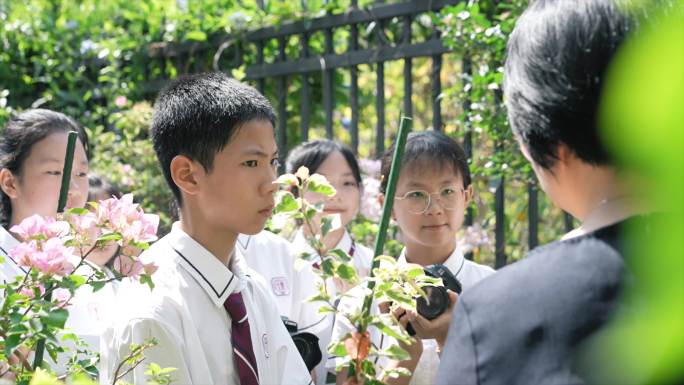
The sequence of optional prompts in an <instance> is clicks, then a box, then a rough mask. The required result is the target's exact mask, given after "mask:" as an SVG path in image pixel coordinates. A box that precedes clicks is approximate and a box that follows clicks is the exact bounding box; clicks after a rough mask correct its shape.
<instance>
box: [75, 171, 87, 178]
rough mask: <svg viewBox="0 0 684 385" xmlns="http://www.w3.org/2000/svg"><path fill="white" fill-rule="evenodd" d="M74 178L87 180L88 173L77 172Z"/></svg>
mask: <svg viewBox="0 0 684 385" xmlns="http://www.w3.org/2000/svg"><path fill="white" fill-rule="evenodd" d="M76 176H77V177H79V178H87V177H88V173H87V172H79V173H78V174H76Z"/></svg>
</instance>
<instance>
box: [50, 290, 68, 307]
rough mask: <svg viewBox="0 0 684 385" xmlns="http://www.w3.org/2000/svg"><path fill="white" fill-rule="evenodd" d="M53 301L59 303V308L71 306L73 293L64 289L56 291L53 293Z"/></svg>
mask: <svg viewBox="0 0 684 385" xmlns="http://www.w3.org/2000/svg"><path fill="white" fill-rule="evenodd" d="M52 300H53V301H55V302H57V307H61V308H63V307H66V306H69V305H71V303H69V301H70V300H71V293H70V292H69V290H67V289H64V288H59V289H55V290H54V291H53V292H52Z"/></svg>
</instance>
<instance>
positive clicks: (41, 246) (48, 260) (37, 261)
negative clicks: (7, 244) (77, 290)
mask: <svg viewBox="0 0 684 385" xmlns="http://www.w3.org/2000/svg"><path fill="white" fill-rule="evenodd" d="M10 256H11V257H12V258H13V259H14V260H16V261H17V263H18V264H19V265H21V266H25V267H28V268H35V269H36V270H38V271H40V272H41V273H43V274H45V275H60V276H65V275H68V274H71V272H72V271H73V270H74V266H73V265H72V264H71V263H70V262H69V260H73V259H74V258H76V256H75V255H74V248H73V247H68V246H64V244H63V243H62V240H61V239H59V238H50V239H48V240H47V241H45V242H37V241H30V242H27V243H20V244H19V245H17V246H16V247H14V248H13V249H12V250H10Z"/></svg>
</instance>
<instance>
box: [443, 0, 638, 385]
mask: <svg viewBox="0 0 684 385" xmlns="http://www.w3.org/2000/svg"><path fill="white" fill-rule="evenodd" d="M621 5H622V4H621V2H620V1H618V0H583V1H564V0H538V1H535V2H532V3H531V4H530V6H529V7H528V9H527V10H526V11H525V12H524V13H523V15H522V16H521V17H520V18H519V19H518V22H517V25H516V27H515V29H514V31H513V33H512V34H511V37H510V39H509V42H508V54H507V59H506V65H505V69H504V94H505V96H506V104H507V107H508V118H509V121H510V124H511V128H512V130H513V133H514V135H515V137H516V139H517V140H518V143H519V145H520V149H521V151H522V152H523V154H524V155H525V157H526V158H527V159H528V161H529V162H530V163H531V165H532V168H533V169H534V171H535V173H536V175H537V178H538V179H539V182H540V185H541V187H542V189H543V190H544V191H545V192H546V193H547V194H548V195H549V197H550V198H551V200H552V201H553V202H554V203H555V204H556V205H557V206H558V207H560V208H562V209H563V210H565V211H567V212H569V213H570V214H572V215H573V216H574V217H576V218H577V219H579V220H580V222H581V226H580V227H579V228H578V229H576V230H574V231H572V232H571V233H569V234H566V236H565V237H563V240H561V241H557V242H553V243H550V244H548V245H545V246H542V247H538V248H536V249H535V250H533V251H531V252H530V253H529V255H528V256H527V257H526V258H525V259H523V260H521V261H519V262H516V263H514V264H512V265H510V266H507V267H505V268H503V269H501V270H499V272H498V273H497V274H496V276H495V277H492V278H490V279H486V280H484V281H483V282H482V283H481V284H480V285H478V286H477V287H476V288H474V289H473V290H470V291H468V292H465V293H464V294H463V295H462V296H461V297H460V298H459V300H458V304H457V305H456V309H455V311H454V315H453V318H452V322H451V326H450V328H449V333H448V340H447V343H446V347H445V350H444V352H443V354H442V362H441V366H440V369H439V373H438V376H437V380H436V383H440V384H583V383H585V381H586V378H585V376H584V375H585V374H586V372H583V371H580V370H578V367H577V366H576V365H575V364H576V362H575V361H574V360H575V358H578V357H579V355H578V353H579V352H580V351H579V350H578V349H579V348H580V347H581V346H582V345H583V344H584V343H586V342H587V341H589V340H590V339H591V338H592V337H593V336H595V335H596V334H597V333H599V332H600V331H601V330H602V328H603V327H604V326H605V325H606V322H607V321H608V320H609V319H610V318H611V316H612V314H613V311H614V310H615V308H616V306H617V305H618V299H619V297H620V293H621V288H622V287H623V283H624V277H625V266H624V261H623V258H622V256H621V255H623V253H624V251H625V249H626V247H627V246H628V245H629V242H627V241H629V240H625V239H623V238H622V237H621V234H620V233H621V229H623V228H624V227H625V226H626V225H628V224H629V223H636V224H640V223H639V222H635V221H637V220H639V217H641V216H642V215H643V214H645V213H648V212H649V210H648V208H646V207H644V206H643V202H640V195H641V194H640V193H639V191H637V189H635V186H634V185H630V184H628V183H625V181H624V180H622V179H621V178H620V175H619V172H618V169H617V167H616V165H615V164H614V162H613V161H612V159H611V158H610V156H609V154H608V151H607V149H606V146H605V144H604V143H603V142H602V141H601V138H600V127H599V120H598V112H599V107H600V100H601V93H602V89H603V84H604V81H605V74H606V71H607V70H608V68H609V66H610V64H611V62H612V60H613V58H614V57H615V55H616V53H617V52H618V50H619V48H620V47H621V45H622V44H623V42H624V41H625V40H626V38H627V37H628V35H629V34H630V32H631V31H632V29H633V28H634V25H635V23H634V18H633V15H630V14H629V13H628V11H627V10H626V9H625V8H623V7H622V6H621ZM646 233H647V231H646V230H644V234H646Z"/></svg>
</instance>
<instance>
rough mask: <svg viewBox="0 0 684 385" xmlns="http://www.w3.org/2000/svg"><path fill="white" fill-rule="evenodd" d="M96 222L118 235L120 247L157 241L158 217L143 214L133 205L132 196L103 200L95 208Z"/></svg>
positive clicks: (138, 206) (136, 205) (137, 206)
mask: <svg viewBox="0 0 684 385" xmlns="http://www.w3.org/2000/svg"><path fill="white" fill-rule="evenodd" d="M96 220H97V222H98V223H104V224H105V228H106V229H107V230H108V231H109V232H116V233H120V234H121V236H122V237H123V239H122V240H121V241H120V242H119V244H120V245H125V244H128V243H138V242H152V241H155V240H157V227H158V226H159V216H157V215H154V214H145V213H144V212H143V210H142V209H141V208H140V205H138V204H136V203H133V194H126V195H124V196H122V197H121V199H118V198H109V199H107V200H103V201H101V202H100V204H99V205H98V207H97V213H96Z"/></svg>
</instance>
